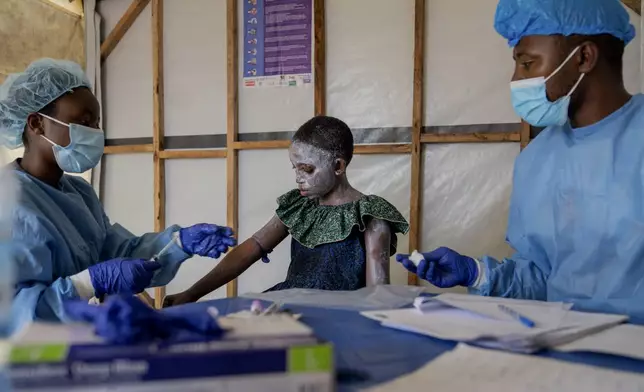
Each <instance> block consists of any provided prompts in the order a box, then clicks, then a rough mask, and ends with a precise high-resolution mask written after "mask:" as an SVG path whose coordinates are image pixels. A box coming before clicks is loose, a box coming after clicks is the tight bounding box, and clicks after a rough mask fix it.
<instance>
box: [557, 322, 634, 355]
mask: <svg viewBox="0 0 644 392" xmlns="http://www.w3.org/2000/svg"><path fill="white" fill-rule="evenodd" d="M554 349H555V350H559V351H566V352H576V351H585V352H594V353H602V354H614V355H620V356H624V357H631V358H636V359H642V360H644V327H640V326H637V325H628V324H625V325H618V326H616V327H613V328H611V329H608V330H605V331H602V332H599V333H596V334H594V335H590V336H586V337H584V338H581V339H579V340H576V341H574V342H572V343H568V344H565V345H562V346H558V347H555V348H554Z"/></svg>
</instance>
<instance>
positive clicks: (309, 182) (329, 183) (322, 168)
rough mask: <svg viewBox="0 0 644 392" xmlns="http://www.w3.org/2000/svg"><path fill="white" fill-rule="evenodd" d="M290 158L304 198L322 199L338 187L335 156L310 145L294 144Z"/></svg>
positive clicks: (290, 150) (290, 149)
mask: <svg viewBox="0 0 644 392" xmlns="http://www.w3.org/2000/svg"><path fill="white" fill-rule="evenodd" d="M289 158H290V160H291V164H292V165H293V169H294V170H295V181H296V182H297V186H298V189H299V190H300V194H301V195H302V196H306V197H309V198H320V197H323V196H325V195H326V194H328V193H329V192H331V191H332V190H333V188H334V187H335V186H336V182H337V176H336V173H335V170H334V165H333V161H334V160H333V156H331V154H330V153H329V152H327V151H324V150H322V149H319V148H317V147H315V146H312V145H310V144H306V143H301V142H294V143H293V144H291V146H290V147H289Z"/></svg>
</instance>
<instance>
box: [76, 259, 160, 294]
mask: <svg viewBox="0 0 644 392" xmlns="http://www.w3.org/2000/svg"><path fill="white" fill-rule="evenodd" d="M159 268H161V264H159V263H157V262H156V261H147V260H142V259H114V260H109V261H104V262H102V263H99V264H95V265H92V266H91V267H89V268H88V269H87V270H88V271H89V276H90V279H91V280H92V286H94V295H95V296H96V297H97V298H101V297H103V296H105V295H114V294H138V293H140V292H142V291H143V290H145V289H146V288H147V287H149V286H150V283H151V282H152V276H153V275H154V271H156V270H158V269H159Z"/></svg>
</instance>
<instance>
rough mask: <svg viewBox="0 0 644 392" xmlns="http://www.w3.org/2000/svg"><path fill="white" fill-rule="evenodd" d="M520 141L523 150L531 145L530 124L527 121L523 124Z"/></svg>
mask: <svg viewBox="0 0 644 392" xmlns="http://www.w3.org/2000/svg"><path fill="white" fill-rule="evenodd" d="M520 141H521V149H522V150H523V149H524V148H526V147H527V146H528V143H530V124H528V123H527V122H525V121H522V122H521V136H520Z"/></svg>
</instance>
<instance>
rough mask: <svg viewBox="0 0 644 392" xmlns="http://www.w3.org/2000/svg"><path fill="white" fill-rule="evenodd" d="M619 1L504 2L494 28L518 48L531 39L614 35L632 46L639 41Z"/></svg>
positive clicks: (518, 0)
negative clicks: (545, 36)
mask: <svg viewBox="0 0 644 392" xmlns="http://www.w3.org/2000/svg"><path fill="white" fill-rule="evenodd" d="M629 20H630V19H629V16H628V12H626V9H624V6H623V5H622V4H621V2H620V1H619V0H500V1H499V5H498V7H497V9H496V16H495V18H494V28H495V29H496V31H497V32H498V33H499V34H501V35H502V36H503V37H504V38H506V39H507V40H508V43H509V44H510V46H515V45H516V44H518V43H519V41H520V40H521V38H523V37H525V36H528V35H564V36H569V35H573V34H579V35H599V34H610V35H613V36H615V37H617V38H619V39H621V40H622V41H624V44H628V43H629V42H631V40H632V39H633V38H634V37H635V28H634V27H633V25H631V24H630V22H629Z"/></svg>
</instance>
